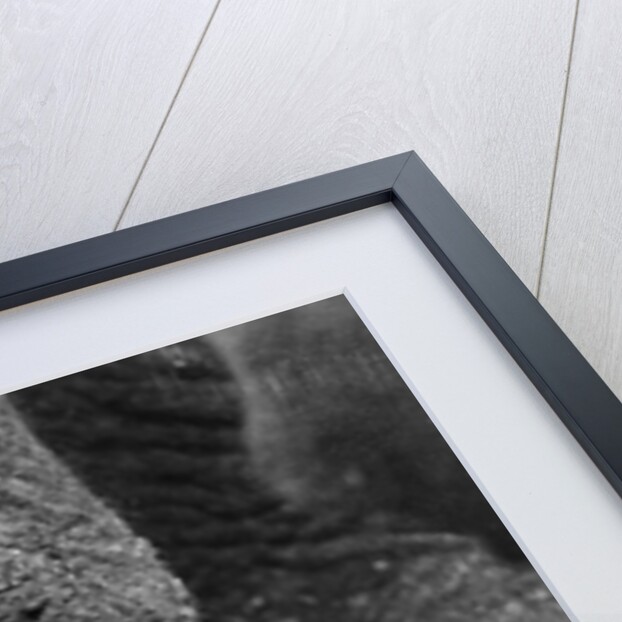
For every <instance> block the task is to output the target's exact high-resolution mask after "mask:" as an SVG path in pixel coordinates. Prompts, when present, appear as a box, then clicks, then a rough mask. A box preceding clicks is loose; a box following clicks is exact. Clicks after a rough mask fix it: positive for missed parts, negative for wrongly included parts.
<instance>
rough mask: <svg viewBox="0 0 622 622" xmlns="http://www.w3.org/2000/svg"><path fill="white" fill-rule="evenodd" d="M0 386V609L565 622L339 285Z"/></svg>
mask: <svg viewBox="0 0 622 622" xmlns="http://www.w3.org/2000/svg"><path fill="white" fill-rule="evenodd" d="M450 384H451V381H450V380H449V381H448V388H447V390H448V391H450V390H451V386H450ZM0 399H2V402H1V406H0V497H1V502H0V619H1V620H3V621H7V622H22V621H27V620H38V621H40V622H52V621H60V620H63V621H66V622H73V621H76V622H77V621H90V620H93V621H95V620H97V621H100V620H101V621H108V620H110V621H112V620H128V621H136V622H138V621H141V622H142V621H153V622H156V621H162V622H164V621H171V622H173V621H175V622H182V621H183V622H195V621H196V622H211V621H217V622H251V621H253V622H326V621H334V622H420V621H421V622H450V621H451V622H532V621H533V622H561V621H563V620H567V619H568V618H567V617H566V616H565V614H564V613H563V612H562V610H561V608H560V607H559V605H558V604H557V603H556V601H555V599H554V597H553V596H552V594H551V593H550V591H549V590H548V589H547V587H546V586H545V585H544V583H543V581H542V580H541V579H540V577H539V576H538V574H537V573H536V571H535V570H534V568H533V567H532V565H531V564H530V562H529V561H528V560H527V558H526V557H525V555H524V554H523V552H522V551H521V549H520V548H519V546H518V545H517V543H516V542H515V541H514V539H513V538H512V536H511V535H510V533H509V532H508V531H507V529H506V528H505V527H504V525H503V523H502V521H501V520H500V519H499V517H498V516H497V515H496V514H495V512H494V511H493V509H492V508H491V506H490V505H489V503H488V502H487V501H486V499H485V498H484V496H483V495H482V493H481V492H480V491H479V489H478V488H477V486H476V484H475V483H474V481H473V480H472V479H471V477H470V476H469V475H468V473H467V471H466V470H465V468H464V467H463V465H462V464H461V463H460V461H459V460H458V459H457V458H456V456H455V454H454V452H453V451H452V449H451V448H450V446H449V445H448V443H447V442H446V441H445V439H444V438H443V436H442V435H441V434H440V433H439V431H438V430H437V428H436V427H435V425H434V423H433V422H432V420H431V419H430V418H429V417H428V415H427V414H426V412H425V411H424V409H423V408H422V406H421V405H420V404H419V402H418V401H417V399H416V398H415V397H414V396H413V394H412V392H411V391H410V390H409V389H408V387H407V386H406V384H405V383H404V382H403V380H402V379H401V377H400V376H399V374H398V373H397V371H396V370H395V368H394V367H393V365H392V364H391V363H390V361H389V359H388V358H387V356H386V355H385V354H384V353H383V351H382V349H381V348H380V346H379V345H378V344H377V343H376V341H375V340H374V338H373V337H372V335H371V334H370V333H369V331H368V330H367V328H366V327H365V325H364V323H363V322H362V320H361V319H360V318H359V317H358V315H357V314H356V312H355V311H354V309H353V308H352V306H351V305H350V303H349V302H348V301H347V299H346V298H345V297H344V296H337V297H334V298H329V299H326V300H323V301H320V302H317V303H313V304H309V305H306V306H303V307H299V308H295V309H292V310H289V311H285V312H282V313H279V314H276V315H272V316H269V317H265V318H262V319H259V320H255V321H252V322H248V323H246V324H241V325H239V326H235V327H232V328H229V329H226V330H223V331H220V332H216V333H212V334H210V335H206V336H204V337H198V338H195V339H192V340H190V341H185V342H182V343H178V344H175V345H171V346H167V347H163V348H160V349H158V350H154V351H151V352H147V353H144V354H140V355H138V356H134V357H131V358H127V359H123V360H119V361H117V362H113V363H109V364H107V365H103V366H100V367H96V368H93V369H88V370H86V371H83V372H80V373H76V374H73V375H70V376H66V377H63V378H59V379H57V380H53V381H49V382H45V383H42V384H39V385H36V386H33V387H30V388H26V389H23V390H20V391H17V392H14V393H11V394H9V395H8V396H5V397H4V398H0Z"/></svg>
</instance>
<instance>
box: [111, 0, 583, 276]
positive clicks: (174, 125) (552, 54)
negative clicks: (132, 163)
mask: <svg viewBox="0 0 622 622" xmlns="http://www.w3.org/2000/svg"><path fill="white" fill-rule="evenodd" d="M573 16H574V2H573V1H572V0H555V1H552V2H546V3H543V2H539V1H530V2H505V1H504V2H498V1H497V0H490V1H483V2H476V3H471V2H469V3H466V2H454V1H439V0H429V1H427V2H412V0H396V1H392V2H386V1H385V0H366V1H365V2H361V1H360V0H346V1H343V2H339V3H336V2H332V1H330V0H318V1H317V2H306V1H303V0H299V1H292V2H287V3H283V2H281V1H280V0H265V1H262V2H254V3H249V2H247V1H246V0H224V1H223V2H222V3H221V5H220V7H219V8H218V11H217V12H216V15H215V18H214V20H213V23H212V24H211V26H210V29H209V31H208V35H207V37H206V39H205V41H204V43H203V45H202V47H201V49H200V50H199V53H198V55H197V57H196V59H195V61H194V63H193V65H192V67H191V69H190V71H189V73H188V77H187V79H186V81H185V83H184V86H183V88H182V90H181V92H180V95H179V97H178V99H177V101H176V104H175V106H174V108H173V110H172V112H171V115H170V117H169V119H168V122H167V124H166V126H165V127H164V129H163V131H162V134H161V135H160V138H159V140H158V142H157V144H156V146H155V149H154V151H153V154H152V156H151V158H150V159H149V162H148V164H147V166H146V168H145V170H144V173H143V174H142V176H141V178H140V180H139V183H138V185H137V188H136V192H135V193H134V195H133V196H132V198H131V200H130V202H129V206H128V209H127V211H126V212H125V214H124V217H123V219H122V223H121V225H122V226H123V227H127V226H130V225H134V224H137V223H140V222H144V221H148V220H152V219H154V218H159V217H162V216H166V215H170V214H174V213H177V212H180V211H184V210H189V209H192V208H196V207H200V206H203V205H206V204H210V203H214V202H216V201H221V200H224V199H228V198H232V197H235V196H239V195H243V194H247V193H249V192H254V191H258V190H262V189H265V188H269V187H272V186H275V185H279V184H283V183H287V182H290V181H294V180H297V179H300V178H304V177H308V176H311V175H317V174H321V173H324V172H327V171H330V170H333V169H338V168H342V167H346V166H349V165H354V164H358V163H361V162H365V161H367V160H370V159H374V158H379V157H383V156H386V155H390V154H394V153H397V152H400V151H405V150H409V149H415V150H416V151H417V152H418V153H419V154H420V155H421V156H422V157H423V159H424V160H425V161H426V162H427V163H428V165H429V166H430V168H431V169H432V170H433V171H434V172H435V173H436V175H437V176H438V177H439V178H440V180H441V181H442V182H443V183H444V184H445V185H446V187H447V188H448V190H449V191H450V192H451V193H452V194H453V196H454V197H455V198H456V199H457V200H458V202H459V203H460V205H462V207H463V208H464V209H465V210H466V211H467V212H468V213H469V214H470V215H471V216H472V217H473V219H474V220H475V222H476V223H477V224H478V225H479V226H480V227H481V228H482V229H483V231H484V232H485V233H486V234H487V235H488V236H489V237H490V239H491V240H492V242H493V243H494V244H495V245H496V246H497V248H498V249H499V250H500V251H501V253H502V254H503V255H504V256H505V257H506V258H507V260H508V261H509V263H510V264H511V265H512V266H513V268H514V269H515V270H516V271H517V272H518V274H519V275H520V276H521V277H522V278H523V279H524V281H525V283H526V284H527V285H528V286H530V287H534V285H535V283H536V280H537V274H538V271H539V266H540V251H541V247H542V242H543V232H544V223H545V216H546V211H547V203H548V199H549V191H550V183H551V175H552V170H553V163H554V159H555V149H556V143H557V132H558V125H559V118H560V110H561V104H562V97H563V91H564V84H565V71H566V67H567V61H568V53H569V47H570V40H571V31H572V24H573Z"/></svg>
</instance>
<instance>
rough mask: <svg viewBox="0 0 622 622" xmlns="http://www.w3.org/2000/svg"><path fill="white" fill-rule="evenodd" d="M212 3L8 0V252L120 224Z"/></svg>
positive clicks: (2, 38)
mask: <svg viewBox="0 0 622 622" xmlns="http://www.w3.org/2000/svg"><path fill="white" fill-rule="evenodd" d="M214 3H215V0H184V2H182V3H176V2H167V1H165V0H125V1H123V2H114V1H113V2H108V1H105V2H102V1H100V0H80V2H74V1H73V0H67V1H61V0H55V1H48V2H29V1H28V2H25V1H23V0H4V1H3V2H0V261H3V260H6V259H10V258H13V257H16V256H20V255H26V254H29V253H32V252H35V251H39V250H43V249H46V248H50V247H52V246H58V245H61V244H65V243H68V242H72V241H75V240H78V239H81V238H85V237H90V236H93V235H96V234H99V233H106V232H108V231H111V230H112V229H113V228H114V226H115V224H116V222H117V219H118V217H119V215H120V213H121V210H122V209H123V206H124V205H125V202H126V200H127V198H128V196H129V194H130V191H131V189H132V186H133V184H134V181H135V180H136V178H137V176H138V173H139V171H140V169H141V167H142V165H143V163H144V161H145V158H146V157H147V154H148V152H149V148H150V146H151V144H152V143H153V140H154V138H155V136H156V134H157V132H158V128H159V126H160V124H161V123H162V121H163V119H164V117H165V115H166V112H167V109H168V107H169V105H170V104H171V101H172V99H173V97H174V95H175V93H176V91H177V88H178V86H179V84H180V82H181V80H182V78H183V76H184V73H185V71H186V68H187V67H188V64H189V62H190V60H191V58H192V55H193V52H194V50H195V48H196V46H197V45H198V43H199V41H200V39H201V36H202V34H203V31H204V29H205V27H206V25H207V23H208V20H209V17H210V14H211V11H212V10H213V7H214Z"/></svg>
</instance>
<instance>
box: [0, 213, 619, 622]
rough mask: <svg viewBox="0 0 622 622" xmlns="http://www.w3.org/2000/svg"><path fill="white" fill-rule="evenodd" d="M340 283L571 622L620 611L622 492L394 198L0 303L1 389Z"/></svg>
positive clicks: (598, 620) (214, 326)
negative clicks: (31, 299)
mask: <svg viewBox="0 0 622 622" xmlns="http://www.w3.org/2000/svg"><path fill="white" fill-rule="evenodd" d="M344 288H345V290H346V293H347V296H348V298H349V300H350V301H351V302H352V303H353V304H354V306H355V308H356V309H357V311H358V312H359V313H360V314H361V315H362V317H363V319H364V321H365V322H366V324H367V325H368V327H370V329H371V331H372V333H373V334H374V336H375V337H376V338H377V339H379V341H380V343H381V345H382V346H383V348H385V351H386V352H387V354H388V355H389V357H390V359H391V360H392V362H393V363H394V364H395V365H396V367H397V368H398V370H399V371H400V373H402V374H403V377H404V378H405V380H406V381H407V383H408V384H409V386H410V388H411V389H412V390H413V392H414V393H415V395H416V396H417V398H418V399H419V400H420V401H421V403H422V405H423V406H424V408H425V409H426V411H427V412H428V413H429V414H430V415H431V417H432V418H433V420H434V421H435V423H436V424H437V425H438V426H439V427H440V429H441V432H442V433H443V435H444V436H445V438H447V439H448V441H449V442H450V444H451V446H452V448H453V449H454V450H455V451H456V452H457V454H458V456H459V457H460V458H461V459H462V460H463V461H464V463H465V465H466V467H467V469H468V470H469V472H470V473H471V475H472V476H473V477H474V478H475V480H476V481H477V482H478V484H479V485H480V486H481V487H482V488H483V492H484V493H485V494H486V495H487V497H488V499H489V500H490V501H491V502H492V504H493V506H494V507H495V509H497V510H498V511H500V513H501V516H502V518H503V519H504V520H505V521H506V524H508V525H509V527H510V529H511V531H512V533H513V534H514V536H515V537H517V538H518V539H519V541H520V542H521V544H522V545H523V546H524V547H526V550H527V551H528V554H529V556H530V559H531V560H532V562H534V563H535V565H536V567H537V568H538V570H539V571H540V572H541V573H542V574H543V575H544V577H545V578H546V580H547V581H548V584H549V587H551V588H552V589H553V590H554V593H555V594H556V595H557V596H559V597H560V599H561V601H562V602H563V603H565V606H566V607H567V611H568V612H569V613H572V614H574V615H573V617H572V618H571V619H573V620H580V621H581V622H613V621H614V620H615V621H619V620H621V619H622V591H621V590H620V589H619V586H620V559H621V558H622V504H621V503H620V498H619V497H618V495H617V494H616V493H615V492H614V490H613V489H612V488H611V486H609V484H607V482H606V481H605V479H604V478H603V477H602V475H601V474H600V472H599V471H598V470H597V468H596V467H595V465H594V464H593V463H592V462H591V460H590V459H589V458H588V457H587V455H586V454H585V452H583V451H582V450H581V449H580V448H579V446H578V444H577V443H576V442H575V441H574V439H573V438H572V437H571V435H570V433H569V432H568V431H567V430H566V428H565V427H564V426H563V424H562V423H561V421H560V420H559V418H558V417H557V416H556V415H555V414H554V413H553V412H552V411H551V409H550V408H549V407H548V405H547V404H546V402H545V401H544V399H543V398H542V397H541V396H540V395H539V393H538V392H537V391H536V389H535V387H534V386H533V385H532V384H531V383H530V382H529V381H528V380H527V378H526V377H525V375H524V374H523V373H522V371H521V370H520V369H519V368H518V366H517V365H516V363H515V362H514V361H513V360H512V359H511V357H510V356H509V354H508V353H507V352H506V351H505V349H504V348H503V346H502V345H501V343H500V342H499V341H498V340H497V339H496V338H495V336H494V335H493V334H492V333H491V332H490V330H489V329H488V327H487V326H486V325H485V324H484V322H483V321H482V319H481V318H480V317H479V316H478V315H477V313H476V312H475V310H474V309H473V307H472V306H471V305H470V304H469V303H468V302H467V300H466V299H465V298H464V296H463V295H462V294H461V293H460V291H459V290H458V289H457V287H456V286H455V285H454V284H453V282H452V281H451V280H450V279H449V277H448V276H447V274H446V273H445V272H444V271H443V269H442V268H441V267H440V266H439V264H438V263H437V262H436V261H435V260H434V258H433V257H432V256H431V255H430V253H429V252H428V251H427V249H426V248H425V246H424V245H423V243H422V242H421V240H420V239H419V238H418V237H417V236H416V235H415V234H414V232H413V231H412V230H411V229H410V228H409V227H408V225H407V224H406V223H405V222H404V220H403V219H402V218H401V216H400V215H399V214H398V213H397V212H396V211H395V210H394V209H393V208H392V207H390V206H386V205H385V206H378V207H374V208H371V209H369V210H363V211H361V212H357V213H355V214H350V215H348V216H344V217H341V218H336V219H332V220H329V221H324V222H322V223H317V224H314V225H309V226H307V227H302V228H300V229H296V230H293V231H288V232H285V233H282V234H278V235H276V236H271V237H269V238H263V239H261V240H257V241H254V242H249V243H247V244H241V245H238V246H235V247H232V248H228V249H224V250H222V251H219V252H216V253H210V254H207V255H203V256H199V257H196V258H193V259H190V260H187V261H181V262H177V263H175V264H171V265H169V266H165V267H163V268H158V269H156V270H148V271H145V272H141V273H138V274H135V275H132V276H130V277H127V278H123V279H118V280H116V281H110V282H108V283H104V284H101V285H98V286H95V287H90V288H84V289H82V290H80V291H77V292H73V293H70V294H66V295H63V296H58V297H56V298H52V299H48V300H43V301H40V302H37V303H33V304H31V305H27V306H25V307H22V308H20V309H14V310H10V311H7V312H4V313H2V314H0V343H2V348H1V349H0V393H4V392H6V391H10V390H14V389H18V388H20V387H23V386H27V385H30V384H33V383H38V382H41V381H44V380H46V379H50V378H52V377H57V376H60V375H64V374H67V373H72V372H76V371H80V370H82V369H85V368H89V367H92V366H94V365H98V364H103V363H106V362H109V361H112V360H116V359H119V358H122V357H125V356H130V355H132V354H137V353H139V352H142V351H145V350H149V349H152V348H156V347H160V346H163V345H168V344H170V343H175V342H177V341H179V340H182V339H187V338H191V337H195V336H197V335H200V334H205V333H209V332H211V331H214V330H218V329H221V328H225V327H227V326H231V325H234V324H238V323H240V322H244V321H248V320H250V319H255V318H257V317H262V316H264V315H267V314H270V313H274V312H278V311H281V310H283V309H287V308H291V307H292V306H297V305H301V304H305V303H307V302H312V301H314V300H318V299H322V298H325V297H327V296H329V295H334V294H337V293H339V292H340V291H343V290H344ZM171 318H174V321H171ZM413 318H415V321H413ZM35 351H36V352H37V353H38V356H30V355H28V356H24V353H32V352H35ZM474 353H477V355H476V356H475V355H474ZM448 379H449V380H448ZM526 456H528V459H527V460H526V459H525V457H526Z"/></svg>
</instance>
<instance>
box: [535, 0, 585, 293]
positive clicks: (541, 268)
mask: <svg viewBox="0 0 622 622" xmlns="http://www.w3.org/2000/svg"><path fill="white" fill-rule="evenodd" d="M579 3H580V0H576V3H575V11H574V19H573V23H572V32H571V35H570V48H569V50H568V65H567V67H566V80H565V82H564V91H563V95H562V105H561V111H560V114H559V127H558V130H557V140H556V143H555V155H554V157H553V170H552V173H551V187H550V190H549V198H548V201H547V206H546V214H545V217H544V228H543V231H542V248H541V250H540V266H539V269H538V274H537V278H536V287H535V296H536V298H537V299H538V300H540V289H541V287H542V273H543V271H544V262H545V254H546V243H547V239H548V236H549V224H550V222H551V207H552V205H553V195H554V193H555V180H556V178H557V163H558V161H559V151H560V146H561V138H562V132H563V131H564V118H565V114H566V100H567V98H568V84H569V82H570V70H571V67H572V53H573V51H574V44H575V36H576V33H577V21H578V18H579Z"/></svg>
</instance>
